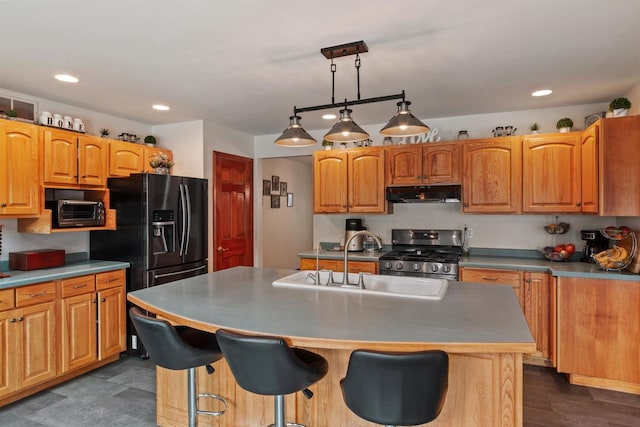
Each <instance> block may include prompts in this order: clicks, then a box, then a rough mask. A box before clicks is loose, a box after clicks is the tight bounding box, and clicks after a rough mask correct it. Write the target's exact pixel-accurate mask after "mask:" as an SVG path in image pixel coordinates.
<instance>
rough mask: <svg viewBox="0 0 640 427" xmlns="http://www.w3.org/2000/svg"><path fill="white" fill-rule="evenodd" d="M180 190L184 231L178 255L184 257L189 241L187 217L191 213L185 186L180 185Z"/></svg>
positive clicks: (182, 230) (181, 235) (182, 231)
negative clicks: (188, 207)
mask: <svg viewBox="0 0 640 427" xmlns="http://www.w3.org/2000/svg"><path fill="white" fill-rule="evenodd" d="M178 188H179V189H180V209H181V211H182V229H181V234H180V252H179V253H178V255H180V256H183V255H184V254H185V241H186V239H187V237H188V236H187V234H186V231H187V215H188V214H189V211H187V201H186V198H185V195H184V193H185V191H184V185H182V184H180V186H179V187H178Z"/></svg>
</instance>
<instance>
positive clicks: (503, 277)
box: [460, 268, 522, 288]
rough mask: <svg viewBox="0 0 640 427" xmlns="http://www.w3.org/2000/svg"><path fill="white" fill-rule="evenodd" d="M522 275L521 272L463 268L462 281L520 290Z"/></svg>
mask: <svg viewBox="0 0 640 427" xmlns="http://www.w3.org/2000/svg"><path fill="white" fill-rule="evenodd" d="M521 275H522V273H521V272H519V271H505V270H491V269H475V268H463V269H462V274H461V279H460V281H462V282H474V283H486V284H489V285H511V286H513V287H514V288H520V282H521Z"/></svg>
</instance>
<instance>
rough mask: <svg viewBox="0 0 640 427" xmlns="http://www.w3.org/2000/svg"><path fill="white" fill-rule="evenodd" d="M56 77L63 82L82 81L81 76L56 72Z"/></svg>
mask: <svg viewBox="0 0 640 427" xmlns="http://www.w3.org/2000/svg"><path fill="white" fill-rule="evenodd" d="M54 78H55V79H56V80H60V81H61V82H65V83H78V82H79V81H80V79H79V78H77V77H74V76H72V75H69V74H56V75H55V76H54Z"/></svg>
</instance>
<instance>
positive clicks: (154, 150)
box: [144, 147, 173, 172]
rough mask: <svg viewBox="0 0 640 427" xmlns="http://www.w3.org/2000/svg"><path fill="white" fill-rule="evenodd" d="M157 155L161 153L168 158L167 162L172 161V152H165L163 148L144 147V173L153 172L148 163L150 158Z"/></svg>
mask: <svg viewBox="0 0 640 427" xmlns="http://www.w3.org/2000/svg"><path fill="white" fill-rule="evenodd" d="M157 153H163V154H165V155H166V156H167V157H168V158H169V160H172V161H173V151H171V150H167V149H165V148H158V147H145V148H144V171H145V172H153V168H152V167H151V165H150V164H149V161H150V160H151V157H152V156H153V155H154V154H157Z"/></svg>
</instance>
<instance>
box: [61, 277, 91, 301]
mask: <svg viewBox="0 0 640 427" xmlns="http://www.w3.org/2000/svg"><path fill="white" fill-rule="evenodd" d="M95 290H96V276H94V275H93V274H88V275H86V276H79V277H71V278H69V279H63V280H62V298H67V297H71V296H74V295H80V294H86V293H89V292H95Z"/></svg>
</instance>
